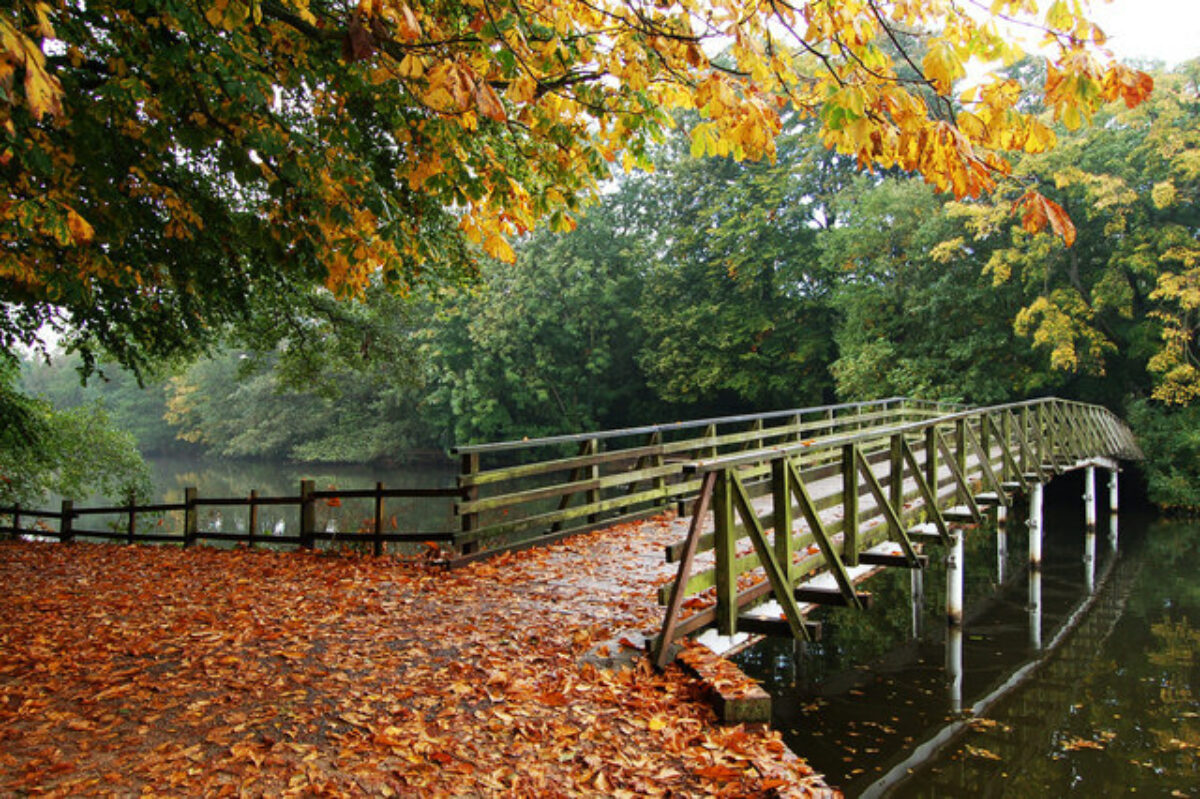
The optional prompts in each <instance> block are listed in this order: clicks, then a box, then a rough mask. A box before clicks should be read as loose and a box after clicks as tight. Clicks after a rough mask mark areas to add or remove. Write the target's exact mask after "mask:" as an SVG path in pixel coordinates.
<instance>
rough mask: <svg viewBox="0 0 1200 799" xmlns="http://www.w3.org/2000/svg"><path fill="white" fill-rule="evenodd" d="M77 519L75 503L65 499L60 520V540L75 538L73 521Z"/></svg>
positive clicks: (64, 541) (65, 540)
mask: <svg viewBox="0 0 1200 799" xmlns="http://www.w3.org/2000/svg"><path fill="white" fill-rule="evenodd" d="M74 520H75V503H74V502H73V501H72V500H69V499H64V500H63V501H62V509H61V511H60V515H59V521H58V540H59V541H61V542H63V543H66V542H67V541H70V540H72V539H73V538H75V533H74V532H73V531H72V530H71V526H72V522H74Z"/></svg>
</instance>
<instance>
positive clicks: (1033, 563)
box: [1029, 483, 1044, 571]
mask: <svg viewBox="0 0 1200 799" xmlns="http://www.w3.org/2000/svg"><path fill="white" fill-rule="evenodd" d="M1043 491H1044V486H1043V485H1042V484H1041V483H1034V484H1033V491H1032V492H1031V494H1030V497H1029V569H1030V571H1041V570H1042V494H1043Z"/></svg>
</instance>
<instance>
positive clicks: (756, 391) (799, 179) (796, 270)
mask: <svg viewBox="0 0 1200 799" xmlns="http://www.w3.org/2000/svg"><path fill="white" fill-rule="evenodd" d="M852 169H853V167H852V166H851V165H850V164H849V163H848V162H846V161H845V160H844V159H839V158H838V157H836V156H833V155H831V154H829V153H827V152H826V151H825V150H824V149H823V148H822V147H821V145H820V144H819V143H818V141H817V140H816V138H815V137H814V136H813V135H812V133H811V132H810V131H808V130H806V129H804V128H803V127H797V128H796V129H795V130H794V131H793V132H792V133H789V134H788V135H786V136H784V137H782V138H781V139H780V142H779V160H778V161H777V162H776V163H774V164H769V163H749V164H748V163H736V162H733V161H729V160H727V159H718V158H699V159H697V158H689V157H687V156H685V155H683V154H682V153H680V152H678V151H676V152H671V151H668V152H667V157H666V158H665V159H664V163H663V164H661V165H660V168H659V170H658V171H657V172H656V174H654V175H652V176H649V177H646V178H643V179H641V180H639V181H638V182H637V184H636V185H635V186H633V187H631V188H630V189H629V190H630V191H634V192H636V193H637V194H638V195H639V197H638V203H639V205H640V208H641V217H642V218H641V220H640V222H641V235H642V237H643V239H644V243H643V245H642V251H643V252H644V253H645V254H646V255H645V259H646V263H647V266H646V278H645V281H646V282H645V287H644V290H643V294H642V300H641V305H640V308H639V312H638V316H639V320H640V321H641V323H642V324H643V325H644V326H645V335H646V338H645V341H644V342H643V343H642V345H641V348H640V351H639V354H638V363H639V364H640V365H641V367H642V369H643V370H644V371H645V373H646V378H647V381H648V383H649V385H650V387H651V388H652V389H653V390H654V391H655V392H656V393H657V394H658V395H659V396H661V397H662V398H663V399H665V400H668V401H671V402H681V403H688V404H691V405H693V406H703V407H706V408H708V409H711V410H714V411H733V410H739V409H750V408H757V409H763V410H765V409H775V408H788V407H796V406H798V405H803V404H805V403H818V402H821V401H822V400H823V399H826V398H827V397H828V395H829V392H830V389H831V384H830V380H829V375H828V365H829V362H830V361H831V360H832V359H833V357H834V353H833V342H832V340H831V338H830V336H829V331H830V330H831V329H832V327H833V324H834V316H833V313H832V310H831V308H830V304H829V296H830V293H831V291H832V288H833V283H832V281H831V280H830V274H829V273H828V272H827V271H826V270H823V269H821V267H820V265H819V264H818V262H817V257H816V249H815V242H816V240H817V236H818V232H819V229H820V227H821V226H822V225H826V224H828V223H829V222H830V213H829V201H830V198H831V197H832V196H833V195H835V194H836V192H837V191H838V190H839V189H840V188H841V186H842V185H844V183H845V182H846V181H847V180H848V179H849V177H850V175H851V174H852Z"/></svg>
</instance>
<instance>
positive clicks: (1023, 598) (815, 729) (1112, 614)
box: [737, 478, 1140, 796]
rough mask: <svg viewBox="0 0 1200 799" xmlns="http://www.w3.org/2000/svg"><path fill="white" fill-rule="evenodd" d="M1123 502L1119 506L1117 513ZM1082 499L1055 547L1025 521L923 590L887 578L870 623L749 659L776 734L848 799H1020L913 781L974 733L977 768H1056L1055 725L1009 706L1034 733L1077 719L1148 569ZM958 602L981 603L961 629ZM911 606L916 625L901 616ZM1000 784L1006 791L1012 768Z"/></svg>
mask: <svg viewBox="0 0 1200 799" xmlns="http://www.w3.org/2000/svg"><path fill="white" fill-rule="evenodd" d="M1082 482H1084V484H1085V492H1087V491H1088V489H1087V488H1086V486H1087V483H1088V481H1087V480H1086V478H1085V479H1084V480H1083V481H1082ZM1062 488H1064V486H1058V490H1059V491H1061V490H1062ZM1072 493H1074V492H1073V491H1072ZM1090 493H1092V494H1094V493H1095V492H1094V489H1093V490H1091V492H1090ZM1112 499H1115V497H1113V498H1112ZM1112 499H1110V503H1105V504H1111V505H1112V506H1113V507H1115V502H1112ZM1076 502H1077V500H1074V501H1071V502H1068V503H1066V505H1067V506H1069V507H1068V508H1062V507H1051V508H1050V510H1049V514H1050V519H1051V522H1050V524H1049V525H1048V527H1049V529H1050V530H1051V534H1050V535H1049V536H1047V538H1046V540H1045V541H1044V542H1042V541H1041V540H1040V538H1039V537H1038V536H1037V535H1036V534H1035V533H1036V530H1037V526H1036V525H1031V529H1032V530H1033V531H1034V534H1030V533H1027V532H1026V531H1025V530H1024V529H1022V528H1023V527H1024V525H1023V524H1022V525H1013V526H1012V529H1005V527H1004V526H999V527H998V529H997V530H996V535H995V536H988V535H975V536H972V537H969V538H967V541H966V546H963V543H962V540H963V539H962V537H959V538H958V542H956V543H955V544H954V546H953V547H952V549H951V550H950V551H949V553H948V555H947V557H946V558H945V559H944V561H942V562H937V561H935V562H933V563H931V565H930V567H929V568H928V569H926V570H924V571H923V572H921V571H914V572H912V575H913V576H912V577H911V578H905V579H901V578H900V576H899V575H896V574H895V573H892V572H885V573H884V574H882V575H880V576H878V577H875V578H872V579H871V580H870V581H869V582H868V583H867V585H869V586H870V588H871V590H872V592H873V593H874V594H875V595H876V597H877V598H879V599H880V602H879V603H878V604H879V606H880V607H879V608H877V609H872V610H871V611H867V612H866V613H865V614H863V615H861V616H858V617H857V618H855V617H852V616H848V615H846V614H844V613H842V614H840V615H834V614H832V613H830V614H827V617H826V619H825V625H826V627H825V630H826V635H825V637H824V639H823V640H822V641H820V642H818V643H802V644H798V645H797V646H796V648H795V649H796V651H795V652H794V653H793V652H792V651H790V650H791V644H790V643H788V644H787V645H786V646H785V643H784V642H783V641H782V640H778V639H777V640H775V641H768V642H765V643H764V644H763V645H760V646H758V647H756V648H754V649H752V650H749V651H747V652H744V653H742V654H741V655H740V656H739V657H738V658H737V659H738V662H739V663H740V665H742V667H743V668H744V669H745V670H746V671H747V672H749V673H751V674H752V675H754V676H756V677H759V678H760V679H763V680H764V684H765V685H766V686H767V687H768V689H769V690H770V692H771V693H772V695H773V696H774V699H775V719H774V724H775V725H776V726H778V727H780V728H781V729H782V730H784V735H785V737H786V738H788V739H789V743H790V744H791V745H792V746H793V748H794V749H795V750H796V751H798V752H801V753H803V754H804V756H805V757H806V758H808V759H809V760H810V762H811V763H812V764H813V766H814V767H815V768H817V769H818V770H819V771H823V772H824V773H825V774H826V777H827V779H828V781H829V782H830V783H831V784H834V785H837V786H839V787H841V788H842V789H843V790H845V791H846V794H847V795H848V796H891V795H897V794H902V795H906V794H908V793H912V795H920V796H941V795H944V796H965V795H974V794H978V795H980V796H989V795H1008V794H1005V790H1006V788H1005V786H1004V785H1003V784H996V785H992V786H987V785H983V784H980V783H979V780H980V779H981V778H980V776H979V775H980V774H981V773H985V772H980V771H979V770H978V769H973V768H969V767H961V768H955V767H953V766H951V767H948V768H943V769H941V770H939V771H938V772H937V773H936V774H931V773H930V772H928V771H926V772H925V773H923V774H920V777H919V781H918V782H917V783H913V781H912V780H913V773H914V772H920V770H921V767H922V764H925V763H926V762H927V761H929V760H930V759H931V758H936V757H937V755H938V753H939V752H944V751H954V750H955V749H956V747H957V748H958V749H959V754H961V747H962V746H963V742H964V740H968V738H967V736H969V740H970V745H969V746H967V750H968V752H969V755H968V756H967V757H966V760H972V759H975V760H978V759H985V760H990V759H991V758H997V759H998V758H999V757H1000V756H997V755H996V754H995V752H1003V755H1002V756H1003V759H1004V764H1003V765H1004V766H1005V767H1006V768H1009V769H1010V770H1011V769H1013V768H1014V766H1015V764H1017V763H1020V762H1021V761H1022V760H1028V759H1029V758H1045V757H1046V741H1045V740H1044V739H1045V736H1046V734H1047V732H1046V730H1045V729H1044V728H1043V726H1042V725H1038V724H1022V723H1021V722H1020V721H1019V720H1018V721H1017V722H1014V723H1011V724H1005V723H1001V722H996V721H995V719H996V718H997V709H998V708H1000V707H1004V708H1005V709H1006V714H1007V715H1009V716H1016V717H1018V719H1025V720H1031V719H1037V718H1038V717H1039V715H1046V716H1047V717H1057V716H1058V715H1061V713H1062V712H1069V710H1070V708H1071V704H1072V703H1073V702H1075V701H1077V699H1076V698H1075V691H1074V689H1076V688H1077V684H1078V678H1079V672H1080V671H1081V669H1085V668H1086V667H1087V666H1088V665H1090V664H1092V663H1093V662H1094V660H1095V658H1096V657H1097V654H1098V653H1099V652H1100V650H1101V648H1102V647H1103V645H1104V642H1105V640H1106V639H1107V637H1108V635H1109V634H1110V632H1111V631H1112V628H1113V625H1114V624H1115V622H1116V620H1117V619H1118V618H1119V617H1120V615H1121V612H1122V610H1123V608H1124V605H1125V601H1126V597H1127V596H1128V593H1129V586H1130V585H1131V584H1132V583H1133V581H1134V580H1135V579H1136V577H1137V574H1138V571H1139V569H1140V560H1136V559H1135V560H1131V559H1127V558H1123V557H1121V556H1120V554H1119V552H1118V527H1117V521H1116V519H1117V516H1116V514H1115V513H1112V514H1108V515H1109V520H1106V521H1107V524H1106V525H1105V527H1104V529H1103V530H1102V531H1100V532H1097V528H1096V525H1095V515H1094V513H1088V514H1087V517H1086V523H1085V524H1084V525H1082V528H1083V529H1081V525H1080V523H1079V520H1078V518H1077V516H1078V505H1077V504H1075V503H1076ZM1089 504H1091V503H1089ZM1064 510H1069V512H1070V514H1071V517H1075V518H1071V517H1065V516H1064V514H1063V511H1064ZM1104 510H1108V508H1104ZM1060 517H1062V518H1060ZM1002 520H1003V519H1002ZM993 543H994V546H995V557H994V558H993V557H992V556H991V555H992V552H991V551H990V550H991V546H992V545H993ZM1043 544H1044V547H1045V558H1044V559H1043V557H1042V549H1043ZM1023 551H1027V552H1028V553H1029V556H1030V557H1029V560H1028V566H1027V567H1025V568H1022V564H1021V563H1020V561H1021V560H1023V559H1024V558H1023V554H1024V552H1023ZM956 569H957V570H958V572H959V574H958V576H956V575H955V571H956ZM910 580H911V581H910ZM956 582H957V583H958V585H957V587H956ZM956 590H957V591H959V592H960V596H963V595H965V596H967V597H969V598H970V599H971V603H970V604H969V605H967V606H966V613H965V617H964V618H963V619H962V622H961V623H956V621H955V620H954V619H953V618H949V619H948V618H947V617H946V616H943V615H942V612H941V611H942V608H943V607H944V605H943V604H942V603H943V602H946V603H947V605H949V604H950V603H951V602H953V601H954V599H953V594H954V593H955V591H956ZM905 595H907V596H905ZM902 598H907V599H909V600H910V601H911V603H912V612H911V614H910V613H908V612H907V611H905V613H904V614H903V615H901V614H900V613H898V612H897V611H896V605H897V604H900V600H901V599H902ZM889 633H890V635H889ZM926 633H927V634H926ZM923 634H924V635H923ZM922 636H923V637H922ZM905 638H907V641H905V640H903V639H905ZM990 732H994V737H997V740H994V741H993V740H991V739H990V738H989V737H988V734H989V733H990ZM962 760H963V758H961V757H960V758H959V760H958V761H956V763H957V764H958V765H961V764H962ZM991 778H992V779H993V781H998V780H999V779H1000V770H999V764H997V773H996V774H993V775H991ZM906 783H907V784H906Z"/></svg>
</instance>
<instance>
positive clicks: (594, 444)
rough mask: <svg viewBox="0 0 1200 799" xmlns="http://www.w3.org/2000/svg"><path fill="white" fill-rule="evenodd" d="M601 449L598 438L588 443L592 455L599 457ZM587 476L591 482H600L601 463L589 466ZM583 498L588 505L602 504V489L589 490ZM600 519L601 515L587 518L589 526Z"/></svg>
mask: <svg viewBox="0 0 1200 799" xmlns="http://www.w3.org/2000/svg"><path fill="white" fill-rule="evenodd" d="M600 447H601V443H600V439H598V438H593V439H591V441H590V442H588V452H589V453H590V454H592V455H599V454H600ZM585 474H587V476H588V479H589V480H599V479H600V463H599V462H597V463H593V464H592V465H591V466H589V467H588V468H587V471H586V472H585ZM583 498H584V502H586V503H587V504H588V505H592V506H595V505H598V504H600V489H598V488H589V489H588V490H587V491H586V492H584V495H583ZM599 518H600V516H599V514H596V513H589V514H588V517H587V520H588V524H595V523H596V520H597V519H599Z"/></svg>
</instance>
